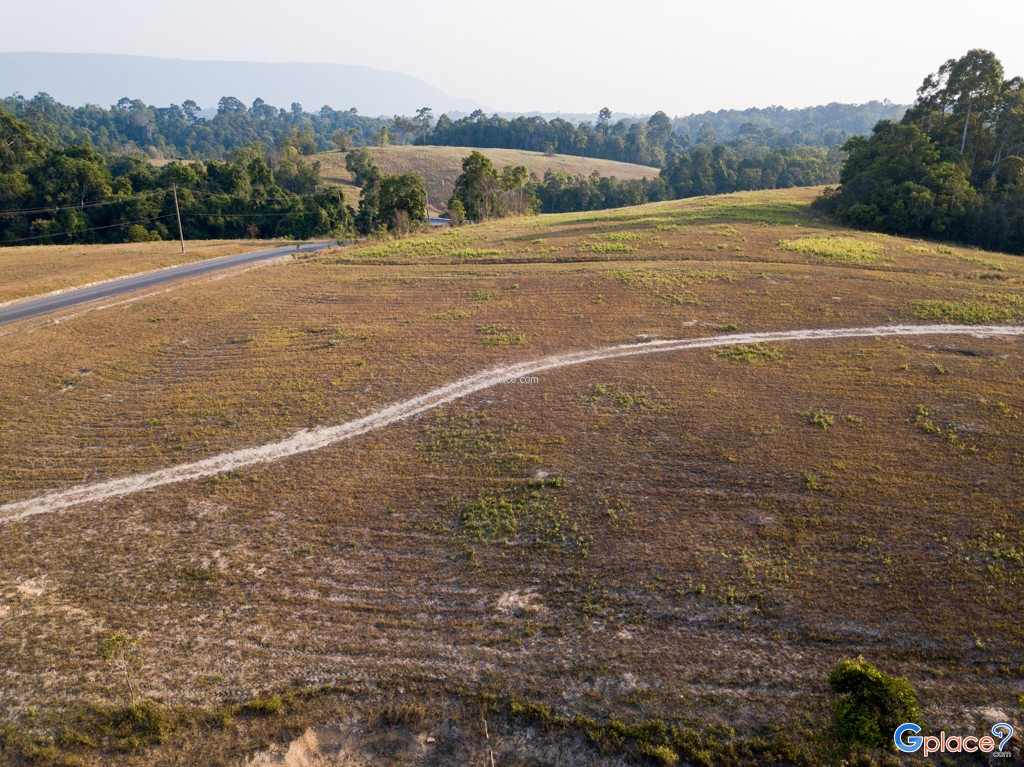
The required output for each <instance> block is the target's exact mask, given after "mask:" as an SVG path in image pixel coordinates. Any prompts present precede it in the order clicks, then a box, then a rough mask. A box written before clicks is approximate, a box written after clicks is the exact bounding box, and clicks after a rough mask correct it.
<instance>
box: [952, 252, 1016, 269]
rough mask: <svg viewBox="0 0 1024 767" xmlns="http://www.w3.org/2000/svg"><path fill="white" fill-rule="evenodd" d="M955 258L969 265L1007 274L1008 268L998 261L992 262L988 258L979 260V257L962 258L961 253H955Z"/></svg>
mask: <svg viewBox="0 0 1024 767" xmlns="http://www.w3.org/2000/svg"><path fill="white" fill-rule="evenodd" d="M953 256H954V257H955V258H957V259H959V260H960V261H966V262H967V263H969V264H977V265H978V266H984V267H986V268H988V269H991V270H993V271H996V272H1005V271H1006V267H1005V266H1003V265H1002V264H1001V263H999V262H998V261H992V260H991V259H988V258H978V257H977V256H962V255H960V254H959V253H953Z"/></svg>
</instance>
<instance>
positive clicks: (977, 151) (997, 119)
mask: <svg viewBox="0 0 1024 767" xmlns="http://www.w3.org/2000/svg"><path fill="white" fill-rule="evenodd" d="M917 94H918V98H917V101H916V103H915V104H914V106H913V107H912V108H911V109H910V110H909V111H908V112H907V114H906V115H905V116H904V117H903V119H902V120H901V121H900V122H891V121H882V122H880V123H878V125H877V126H875V129H874V132H873V134H872V135H871V136H870V137H869V138H859V137H858V138H853V139H851V140H850V141H849V142H847V144H846V145H845V147H844V148H845V150H846V151H847V153H848V158H847V160H846V163H845V165H844V166H843V169H842V174H841V177H840V181H841V186H840V187H839V188H838V189H836V190H829V191H828V192H827V193H826V194H825V195H823V197H822V198H821V200H820V201H819V205H820V207H822V208H823V209H825V210H827V211H829V212H832V213H834V214H835V215H836V216H838V218H839V219H840V220H842V221H843V222H845V223H848V224H851V225H854V226H861V227H865V228H870V229H878V230H882V231H886V232H892V233H896V234H909V235H915V236H920V237H943V238H948V239H953V240H959V241H961V242H965V243H969V244H974V245H980V246H982V247H986V248H990V249H993V250H1003V251H1007V252H1011V253H1024V79H1022V78H1020V77H1014V78H1010V79H1004V72H1003V67H1002V65H1001V64H1000V62H999V60H998V59H997V58H996V57H995V56H994V55H993V54H992V53H990V52H988V51H984V50H977V49H976V50H972V51H969V52H968V53H967V54H966V55H964V56H963V57H961V58H960V59H950V60H948V61H947V62H945V63H944V64H943V65H942V66H941V67H940V68H939V70H938V72H936V73H935V74H932V75H929V76H928V77H927V78H925V80H924V83H923V84H922V86H921V88H919V89H918V92H917Z"/></svg>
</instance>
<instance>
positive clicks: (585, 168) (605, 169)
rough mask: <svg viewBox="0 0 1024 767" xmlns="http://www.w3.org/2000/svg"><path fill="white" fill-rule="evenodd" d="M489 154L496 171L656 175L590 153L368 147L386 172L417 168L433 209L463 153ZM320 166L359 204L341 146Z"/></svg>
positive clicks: (446, 194)
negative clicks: (520, 169)
mask: <svg viewBox="0 0 1024 767" xmlns="http://www.w3.org/2000/svg"><path fill="white" fill-rule="evenodd" d="M474 151H477V152H482V153H483V154H485V155H487V156H488V157H489V158H490V159H491V162H493V163H494V166H495V167H496V168H497V169H498V171H499V172H500V171H501V169H502V168H504V167H505V166H506V165H525V166H526V168H527V170H529V171H531V172H532V173H535V174H537V176H538V177H539V178H543V177H544V173H545V172H546V171H548V170H565V171H568V172H569V173H572V174H573V175H584V176H589V175H590V174H591V173H594V172H597V173H598V174H599V175H601V176H615V177H616V178H619V179H642V178H655V177H657V175H658V169H657V168H651V167H648V166H646V165H634V164H632V163H626V162H615V161H613V160H596V159H593V158H590V157H572V156H569V155H562V154H558V155H546V154H542V153H540V152H524V151H521V150H518V149H476V148H474V147H458V146H389V147H371V148H370V152H371V153H372V154H373V159H374V161H375V162H376V163H377V166H378V167H379V168H380V169H381V171H382V172H384V173H419V174H420V175H421V176H423V180H424V183H425V185H426V187H427V199H428V204H429V207H430V210H431V213H440V212H442V211H444V210H446V209H447V206H448V200H449V198H450V197H451V196H452V190H453V189H454V188H455V180H456V179H457V178H458V177H459V174H460V173H461V172H462V159H463V158H464V157H467V156H468V155H469V154H470V152H474ZM315 159H316V160H319V161H320V163H321V166H322V172H323V175H324V178H325V180H327V181H329V182H331V183H335V184H341V185H343V186H345V187H346V199H347V200H348V201H349V202H350V203H351V204H352V205H353V206H357V205H358V202H359V187H357V186H356V185H355V184H354V183H353V182H352V174H351V173H349V172H348V170H347V169H346V168H345V155H344V153H342V152H322V153H321V154H318V155H316V157H315Z"/></svg>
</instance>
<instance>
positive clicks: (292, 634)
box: [0, 190, 1024, 766]
mask: <svg viewBox="0 0 1024 767" xmlns="http://www.w3.org/2000/svg"><path fill="white" fill-rule="evenodd" d="M813 194H814V192H813V191H811V190H791V191H785V192H771V193H749V194H742V195H731V196H723V197H714V198H701V199H694V200H688V201H678V202H671V203H662V204H655V205H648V206H642V207H639V208H632V209H624V210H614V211H603V212H599V213H587V214H567V215H560V216H550V217H534V218H524V219H515V220H504V221H499V222H494V223H488V224H483V225H479V226H474V227H466V228H463V229H458V230H450V231H435V232H430V233H427V234H424V235H420V236H416V237H412V238H409V239H406V240H401V241H393V242H384V243H380V242H377V243H372V242H371V243H365V244H361V245H358V246H352V247H347V248H339V249H335V250H332V251H329V252H323V253H319V254H315V255H313V256H310V257H304V258H296V259H294V260H293V261H291V262H290V263H286V264H281V265H276V266H271V267H268V268H266V269H261V270H258V271H254V272H248V273H244V274H240V275H237V276H234V277H232V278H231V279H228V280H221V281H218V282H215V283H196V284H185V285H181V286H180V287H178V288H177V289H175V290H171V291H168V292H161V293H159V294H155V295H152V296H148V297H146V298H143V299H141V300H139V301H136V302H134V303H132V304H129V305H124V306H117V307H113V308H111V309H109V310H104V311H97V312H91V313H88V314H85V315H82V316H79V317H77V318H75V319H74V320H72V321H69V322H64V323H61V324H58V325H48V326H44V327H40V328H36V329H32V330H27V329H26V330H25V331H20V332H14V333H12V334H11V335H8V336H6V337H5V338H4V339H3V341H2V344H0V368H2V370H3V371H4V375H3V376H2V377H0V424H2V428H0V467H2V470H0V504H2V503H7V502H11V501H15V500H20V499H25V498H30V497H33V496H35V495H38V494H40V493H42V492H44V491H46V490H49V489H53V488H61V487H68V486H71V485H74V484H78V483H81V482H95V481H99V480H102V479H109V478H112V477H117V476H124V475H130V474H133V473H136V472H141V471H145V470H152V469H155V468H159V467H165V466H173V465H176V464H179V463H182V462H185V461H188V460H193V459H198V458H201V457H205V456H210V455H214V454H216V453H219V452H221V451H225V450H230V449H234V448H238V447H241V446H249V445H253V446H255V445H260V444H263V443H266V442H268V441H271V440H274V439H278V438H282V437H284V436H287V435H289V434H291V433H293V432H295V431H296V430H299V429H303V428H308V427H312V426H315V425H320V424H329V423H342V422H344V421H347V420H350V419H352V418H354V417H357V416H359V415H361V414H365V413H368V412H371V411H373V410H375V409H377V408H380V407H382V406H384V405H387V404H389V403H392V402H396V401H398V400H401V399H404V398H407V397H410V396H413V395H416V394H419V393H422V392H425V391H427V390H429V389H431V388H434V387H437V386H439V385H442V384H444V383H447V382H449V381H453V380H455V379H457V378H459V377H460V376H463V375H466V374H469V373H472V372H476V371H478V370H483V369H486V368H488V367H491V366H495V365H497V364H500V363H505V362H510V361H516V360H526V359H532V358H535V357H540V356H543V355H545V354H552V353H558V352H564V351H569V350H574V349H589V348H595V347H599V346H602V345H608V344H615V343H623V342H631V341H634V340H636V339H637V338H638V337H661V338H684V337H694V338H696V337H702V336H709V335H715V334H719V333H729V332H733V331H737V330H738V331H761V330H764V331H768V330H788V329H800V328H814V327H821V328H828V327H848V326H873V325H882V324H886V323H915V322H952V323H967V324H972V323H973V324H996V323H1012V324H1021V323H1024V283H1022V276H1024V261H1022V260H1020V259H1019V258H1013V257H1008V256H1003V255H999V254H992V253H982V252H979V251H974V250H968V249H964V248H958V247H947V246H944V245H940V244H936V243H931V242H922V241H910V240H906V239H901V238H896V237H887V236H880V235H873V234H869V233H864V232H852V231H848V230H840V229H838V228H836V227H834V226H832V225H831V224H829V223H828V222H826V221H823V220H820V219H819V218H817V217H816V216H815V215H814V214H813V213H812V212H811V211H810V210H809V208H808V203H809V201H810V200H811V199H812V197H813ZM44 255H45V254H44ZM2 257H3V256H2V254H0V258H2ZM1022 357H1024V347H1022V341H1021V339H1019V338H997V337H990V338H974V337H965V336H932V337H922V338H904V339H892V338H888V339H859V340H842V341H814V342H807V343H789V344H772V345H768V346H756V347H755V346H745V347H727V348H723V349H720V350H718V351H717V352H716V351H714V350H695V351H688V352H681V353H677V352H673V353H666V354H656V355H651V356H646V357H636V358H627V359H618V360H612V361H606V362H597V363H589V364H585V365H580V366H576V367H571V368H565V369H561V370H553V371H549V372H546V373H542V374H540V375H539V376H538V380H537V381H536V382H533V383H526V382H523V383H515V384H508V385H504V386H499V387H496V388H493V389H490V390H487V391H483V392H479V393H477V394H475V395H472V396H470V397H468V398H466V399H464V400H460V401H458V402H456V403H453V404H450V405H447V406H445V407H442V408H439V409H437V410H435V411H432V412H429V413H426V414H423V415H421V416H418V417H416V418H414V419H411V420H409V421H406V422H404V423H402V424H399V425H396V426H391V427H388V428H386V429H384V430H381V431H378V432H375V433H373V434H370V435H366V436H363V437H359V438H357V439H353V440H351V441H348V442H345V443H342V444H339V445H336V446H334V447H331V448H328V449H324V450H322V451H319V452H316V453H311V454H307V455H304V456H298V457H295V458H291V459H288V460H286V461H282V462H280V463H277V464H272V465H269V466H265V467H261V468H254V469H247V470H240V471H237V472H233V473H231V474H227V475H219V476H217V477H213V478H210V479H206V480H199V481H194V482H189V483H184V484H180V485H174V486H169V487H165V488H162V489H159V490H154V491H149V492H145V493H142V494H138V495H134V496H128V497H125V498H122V499H120V500H114V501H108V502H104V503H102V504H96V505H89V506H84V507H81V508H77V509H73V510H71V511H68V512H65V513H60V514H50V515H41V516H36V517H32V518H29V519H26V520H23V521H18V522H11V523H7V524H0V763H4V764H12V765H183V766H184V765H199V764H201V765H242V764H246V763H248V760H249V759H250V757H252V755H253V754H255V753H256V752H258V751H260V750H262V749H270V750H269V751H266V752H265V753H262V754H261V755H259V756H258V757H257V758H256V759H255V761H253V762H252V763H253V764H282V765H283V764H291V765H298V764H306V763H310V764H312V763H316V764H321V763H322V764H328V763H330V764H334V763H336V762H327V761H323V762H313V761H309V762H302V761H298V760H299V758H300V757H301V758H303V759H310V760H312V759H314V758H315V757H317V755H320V756H321V757H322V756H323V755H324V754H328V755H330V754H338V753H340V754H342V755H345V756H347V758H349V759H350V760H351V761H350V762H345V763H351V764H414V763H415V764H432V765H449V764H467V765H469V764H473V765H486V764H491V763H492V762H491V760H492V759H493V763H494V764H497V765H556V764H557V765H585V764H597V763H601V764H662V765H670V764H675V763H676V762H677V761H678V762H679V763H681V764H689V763H692V764H702V765H710V764H737V763H738V764H752V765H753V764H806V765H823V764H826V763H834V760H835V757H834V755H832V754H830V752H829V751H828V747H827V744H826V740H825V739H824V738H823V735H822V733H823V732H824V731H825V728H826V727H827V725H828V722H829V715H830V714H829V712H830V701H831V698H830V696H829V695H828V691H827V685H826V677H827V675H828V672H829V670H830V669H831V668H832V667H833V666H834V664H835V663H836V662H837V661H838V660H839V659H841V658H845V657H851V656H852V657H855V656H857V655H863V656H864V657H865V658H867V659H868V660H869V661H871V662H872V663H874V664H875V665H876V666H878V667H879V668H881V669H883V670H885V671H887V672H889V673H894V674H900V675H905V676H907V677H908V678H909V680H910V681H911V683H912V684H913V685H914V686H915V688H916V689H917V691H918V694H919V696H920V699H921V703H922V706H923V708H924V711H925V716H926V719H927V721H928V722H929V723H930V724H933V725H934V726H935V728H936V729H938V728H940V727H941V728H946V729H947V730H949V731H954V730H956V731H962V732H963V733H968V732H969V733H976V730H977V728H978V726H979V725H980V723H981V722H982V721H986V720H987V718H990V717H991V716H1005V717H1007V721H1010V722H1012V723H1015V724H1016V723H1019V721H1020V709H1021V706H1022V705H1024V702H1022V701H1021V700H1020V699H1019V698H1018V696H1019V695H1020V693H1021V689H1022V687H1021V686H1022V683H1024V624H1022V622H1021V621H1020V612H1019V610H1020V606H1019V598H1020V594H1021V593H1022V592H1024V533H1022V525H1021V522H1022V520H1021V512H1022V499H1024V495H1022V491H1021V488H1022V487H1024V387H1022V383H1024V364H1022ZM993 711H994V713H993ZM304 733H305V734H304ZM976 734H980V733H976ZM300 736H301V737H300ZM296 738H298V740H296ZM292 741H295V742H294V743H292V745H291V757H290V758H291V761H290V762H289V761H287V760H286V757H285V749H287V748H288V747H289V746H288V744H289V743H291V742H292ZM879 758H882V759H883V760H884V759H885V758H886V757H879ZM866 763H867V762H865V764H866Z"/></svg>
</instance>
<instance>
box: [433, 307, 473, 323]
mask: <svg viewBox="0 0 1024 767" xmlns="http://www.w3.org/2000/svg"><path fill="white" fill-rule="evenodd" d="M472 316H473V314H472V313H471V312H467V311H466V310H465V309H452V310H451V311H448V312H438V313H437V314H431V315H430V319H432V320H465V319H468V318H469V317H472Z"/></svg>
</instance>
